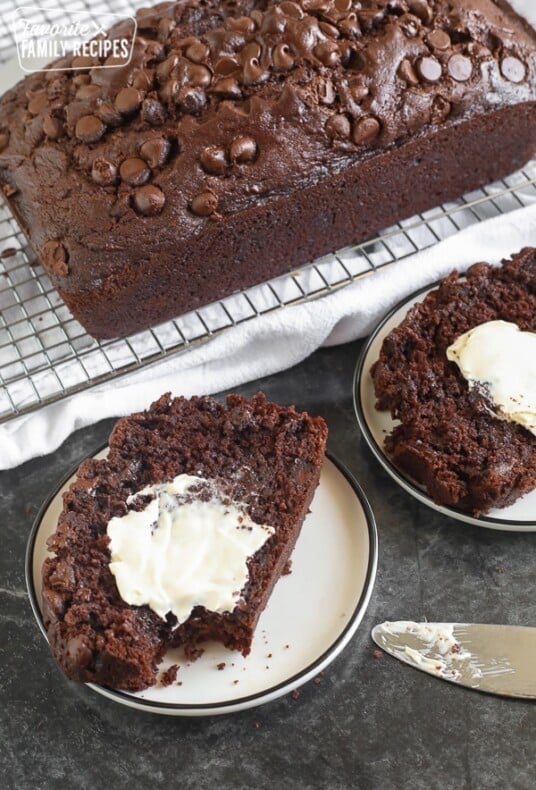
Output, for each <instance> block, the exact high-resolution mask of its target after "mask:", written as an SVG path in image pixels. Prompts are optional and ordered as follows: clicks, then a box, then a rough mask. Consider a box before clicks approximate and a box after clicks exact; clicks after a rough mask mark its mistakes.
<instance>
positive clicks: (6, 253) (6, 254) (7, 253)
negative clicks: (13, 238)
mask: <svg viewBox="0 0 536 790" xmlns="http://www.w3.org/2000/svg"><path fill="white" fill-rule="evenodd" d="M18 252H19V250H18V249H17V248H16V247H7V248H6V249H5V250H2V252H0V258H12V257H13V255H16V254H17V253H18Z"/></svg>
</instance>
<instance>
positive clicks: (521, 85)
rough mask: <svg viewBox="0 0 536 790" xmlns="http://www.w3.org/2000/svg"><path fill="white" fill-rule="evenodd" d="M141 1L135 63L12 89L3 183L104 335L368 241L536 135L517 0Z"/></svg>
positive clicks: (41, 251) (39, 79)
mask: <svg viewBox="0 0 536 790" xmlns="http://www.w3.org/2000/svg"><path fill="white" fill-rule="evenodd" d="M137 20H138V32H137V34H136V39H135V42H134V52H133V57H132V60H131V62H130V63H129V65H128V66H124V67H122V68H95V67H97V66H99V67H100V66H102V65H106V63H105V62H104V61H103V62H101V61H99V60H97V59H95V60H91V59H85V60H83V59H82V60H81V59H80V57H77V58H74V60H73V59H72V58H69V57H67V58H65V59H64V60H63V61H61V63H59V65H61V66H62V67H64V68H67V69H68V70H67V71H51V70H49V71H46V72H42V73H38V74H34V75H31V76H29V77H27V78H26V79H25V80H23V81H22V82H21V83H19V84H18V85H17V86H16V87H15V88H14V89H12V90H11V91H9V92H8V93H7V94H6V95H5V96H4V97H3V99H2V100H1V101H0V149H1V151H0V181H1V182H2V183H3V185H4V193H5V194H6V196H7V198H8V200H9V203H10V205H11V207H12V208H13V211H14V213H15V215H16V216H17V218H18V220H19V221H20V224H21V226H22V227H23V229H24V231H25V233H26V235H27V236H28V239H29V241H30V243H31V245H32V247H33V248H34V250H35V252H36V254H37V256H38V258H39V260H40V261H41V263H42V264H43V266H44V267H45V269H46V270H47V271H48V273H49V275H50V277H51V279H52V281H53V283H54V285H55V286H56V287H57V288H58V290H59V292H60V294H61V296H62V297H63V299H64V300H65V302H66V303H67V305H68V306H69V308H70V309H71V311H72V312H73V314H74V316H75V317H76V318H78V319H79V321H80V322H81V323H82V324H83V325H84V327H85V328H86V329H87V331H88V332H89V333H90V334H92V335H94V336H95V337H111V336H116V335H125V334H128V333H131V332H133V331H135V330H140V329H143V328H145V327H148V326H151V325H154V324H156V323H159V322H161V321H164V320H166V319H169V318H171V317H173V316H176V315H178V314H181V313H183V312H186V311H188V310H190V309H193V308H196V307H199V306H201V305H202V304H206V303H208V302H211V301H214V300H215V299H218V298H221V297H223V296H225V295H227V294H230V293H232V292H234V291H236V290H238V289H241V288H243V287H247V286H250V285H253V284H255V283H258V282H260V281H262V280H265V279H268V278H270V277H273V276H275V275H278V274H281V273H283V272H285V271H289V270H291V269H292V268H294V267H296V266H297V265H300V264H304V263H307V262H309V261H311V260H313V259H314V258H315V257H317V256H319V255H323V254H325V253H328V252H330V251H334V250H335V249H337V248H338V247H341V246H343V245H347V244H350V243H354V242H357V241H359V240H362V239H364V238H365V237H367V236H368V235H370V234H372V233H373V232H375V231H378V230H379V229H381V228H382V227H385V226H388V225H390V224H392V223H393V222H395V221H397V220H400V219H402V218H403V217H406V216H409V215H411V214H413V213H416V212H421V211H423V210H425V209H427V208H430V207H432V206H434V205H437V204H439V203H441V202H443V201H446V200H449V199H453V198H455V197H456V196H458V195H460V194H462V193H463V192H465V191H467V190H469V189H473V188H476V187H478V186H481V185H482V184H484V183H486V182H490V181H493V180H494V179H497V178H499V177H503V176H504V175H506V174H507V173H508V172H511V171H513V170H515V169H517V168H518V167H520V166H522V165H523V164H524V163H525V162H526V161H527V160H528V159H529V158H530V157H531V155H532V154H533V153H534V151H535V149H536V33H535V31H534V30H533V29H532V28H531V27H530V26H529V25H528V23H527V22H525V21H524V20H523V19H521V18H520V17H519V16H518V15H517V14H516V13H514V11H513V10H512V9H511V8H510V6H509V5H508V4H507V3H506V2H503V0H448V1H447V0H359V1H358V0H296V2H290V0H283V2H276V1H275V0H236V1H234V2H233V1H232V0H228V2H223V3H216V2H215V0H209V1H208V2H207V1H206V0H186V2H181V3H164V4H160V5H159V6H157V7H156V8H155V9H152V10H151V9H145V10H143V11H140V12H139V13H138V16H137ZM124 34H125V29H124V27H122V26H121V25H120V24H119V25H117V26H116V27H115V28H113V29H112V31H111V33H110V36H111V37H112V38H113V37H120V36H122V35H124ZM109 65H110V64H109ZM69 67H72V68H71V69H70V70H69Z"/></svg>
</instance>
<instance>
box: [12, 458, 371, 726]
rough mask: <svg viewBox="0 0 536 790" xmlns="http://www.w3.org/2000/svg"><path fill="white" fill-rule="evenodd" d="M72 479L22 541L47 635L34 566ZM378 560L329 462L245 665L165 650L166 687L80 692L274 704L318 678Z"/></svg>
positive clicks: (162, 707)
mask: <svg viewBox="0 0 536 790" xmlns="http://www.w3.org/2000/svg"><path fill="white" fill-rule="evenodd" d="M72 479H73V478H72V476H70V477H69V479H67V480H65V481H64V482H63V483H62V484H61V485H60V487H59V488H58V489H57V490H56V491H54V492H53V494H52V495H51V497H50V498H49V500H48V501H47V502H46V503H45V504H44V506H43V508H42V509H41V512H40V513H39V514H38V516H37V519H36V522H35V525H34V528H33V530H32V533H31V535H30V538H29V542H28V549H27V554H26V581H27V585H28V592H29V595H30V601H31V604H32V608H33V610H34V614H35V616H36V619H37V622H38V624H39V627H40V629H41V631H42V632H43V634H44V635H45V636H46V633H45V630H44V627H43V621H42V616H41V568H42V565H43V560H44V559H45V557H46V555H47V548H46V541H47V538H48V537H49V535H51V534H52V533H53V532H54V530H55V529H56V524H57V521H58V517H59V514H60V512H61V509H62V493H63V492H64V491H65V490H66V489H67V488H68V486H69V484H70V482H71V481H72ZM377 554H378V549H377V534H376V526H375V523H374V517H373V515H372V511H371V509H370V506H369V505H368V503H367V500H366V498H365V496H364V494H363V492H362V490H361V488H360V487H359V485H358V484H357V483H356V481H355V480H354V479H353V477H352V476H351V475H350V474H349V472H348V471H347V470H346V469H345V468H344V467H343V466H342V465H341V464H340V463H339V462H338V461H336V460H335V458H333V457H332V456H330V457H328V458H326V459H325V461H324V465H323V468H322V473H321V477H320V484H319V486H318V488H317V490H316V493H315V497H314V499H313V502H312V505H311V512H310V513H309V515H308V516H307V518H306V520H305V522H304V525H303V528H302V532H301V535H300V537H299V539H298V542H297V544H296V547H295V549H294V552H293V554H292V573H290V574H289V575H287V576H283V577H282V578H281V579H280V580H279V582H278V583H277V585H276V587H275V589H274V591H273V593H272V595H271V597H270V600H269V602H268V606H267V607H266V609H265V610H264V612H263V613H262V615H261V617H260V619H259V623H258V625H257V629H256V632H255V638H254V640H253V646H252V650H251V653H250V655H249V656H247V658H243V656H241V655H240V654H239V653H233V652H230V651H229V650H226V649H225V648H224V647H222V646H220V645H217V644H209V645H207V647H206V649H205V652H204V653H203V655H202V656H201V657H200V658H199V659H198V660H197V661H194V662H191V663H190V662H188V661H187V660H186V659H185V658H184V655H183V653H182V652H181V651H179V650H172V651H169V652H168V653H167V655H166V657H165V660H164V662H163V663H162V665H161V671H165V670H166V669H167V668H168V667H170V666H171V665H172V664H179V665H180V669H179V671H178V674H177V679H176V681H175V682H174V683H172V684H171V685H169V686H162V685H157V686H153V687H151V688H149V689H147V690H145V691H142V692H138V693H136V694H129V693H127V692H124V691H115V690H112V689H107V688H104V687H102V686H98V685H95V684H88V685H89V686H90V688H92V689H93V690H94V691H97V692H98V693H99V694H102V695H104V696H105V697H109V698H111V699H112V700H114V701H116V702H119V703H121V704H123V705H127V706H129V707H132V708H138V709H141V710H146V711H151V712H153V713H164V714H168V715H174V716H206V715H214V714H217V713H230V712H232V711H237V710H243V709H245V708H250V707H253V706H255V705H261V704H263V703H265V702H269V701H270V700H273V699H276V698H277V697H280V696H282V695H283V694H287V693H288V692H289V691H292V690H293V689H296V688H297V687H298V686H300V685H302V684H303V683H305V682H306V681H308V680H311V679H312V678H314V677H315V676H316V675H318V673H319V672H321V671H322V670H323V669H324V668H325V667H326V666H327V665H328V664H329V663H331V661H333V659H334V658H335V657H336V656H337V655H338V654H339V653H340V652H341V650H342V649H343V648H344V647H345V646H346V645H347V644H348V642H349V641H350V639H351V638H352V636H353V635H354V634H355V632H356V630H357V627H358V625H359V623H360V622H361V619H362V617H363V615H364V613H365V609H366V607H367V604H368V601H369V599H370V595H371V592H372V587H373V584H374V578H375V575H376V565H377Z"/></svg>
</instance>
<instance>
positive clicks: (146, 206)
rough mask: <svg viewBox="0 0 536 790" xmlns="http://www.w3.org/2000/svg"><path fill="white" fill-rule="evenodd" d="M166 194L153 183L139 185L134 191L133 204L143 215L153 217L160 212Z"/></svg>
mask: <svg viewBox="0 0 536 790" xmlns="http://www.w3.org/2000/svg"><path fill="white" fill-rule="evenodd" d="M165 202H166V196H165V195H164V193H163V192H162V190H161V189H159V188H158V187H157V186H155V185H154V184H146V185H145V186H143V187H139V189H137V190H136V191H135V193H134V205H135V207H136V210H137V211H138V212H139V213H140V214H142V215H143V216H144V217H153V216H154V215H155V214H160V212H161V211H162V209H163V208H164V205H165Z"/></svg>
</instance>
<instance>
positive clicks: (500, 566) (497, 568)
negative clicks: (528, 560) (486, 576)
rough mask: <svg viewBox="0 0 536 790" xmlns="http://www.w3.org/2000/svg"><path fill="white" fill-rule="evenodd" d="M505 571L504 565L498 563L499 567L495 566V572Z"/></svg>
mask: <svg viewBox="0 0 536 790" xmlns="http://www.w3.org/2000/svg"><path fill="white" fill-rule="evenodd" d="M504 572H505V569H504V568H503V566H502V565H497V567H496V568H495V573H504Z"/></svg>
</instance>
